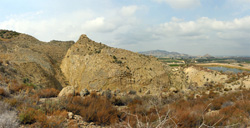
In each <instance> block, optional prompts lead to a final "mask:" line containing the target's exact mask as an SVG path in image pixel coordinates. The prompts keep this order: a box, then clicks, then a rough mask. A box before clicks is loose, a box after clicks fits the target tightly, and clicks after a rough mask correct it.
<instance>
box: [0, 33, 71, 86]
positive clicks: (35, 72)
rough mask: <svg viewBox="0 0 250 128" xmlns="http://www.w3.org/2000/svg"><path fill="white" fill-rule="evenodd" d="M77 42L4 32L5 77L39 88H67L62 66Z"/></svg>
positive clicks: (0, 38)
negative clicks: (64, 58) (66, 55)
mask: <svg viewBox="0 0 250 128" xmlns="http://www.w3.org/2000/svg"><path fill="white" fill-rule="evenodd" d="M73 43H74V42H73V41H65V42H63V41H51V42H42V41H39V40H37V39H36V38H34V37H32V36H29V35H26V34H21V33H17V32H13V31H7V30H1V31H0V64H1V69H2V70H1V72H0V74H1V76H2V77H7V78H8V79H15V80H18V81H19V82H21V83H22V81H25V82H29V83H33V84H35V85H37V86H38V87H54V88H57V89H61V88H62V86H65V81H64V77H63V75H62V73H61V70H60V64H61V61H62V59H63V57H64V56H65V54H66V52H67V50H68V48H69V47H70V46H71V45H72V44H73Z"/></svg>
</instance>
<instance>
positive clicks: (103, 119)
mask: <svg viewBox="0 0 250 128" xmlns="http://www.w3.org/2000/svg"><path fill="white" fill-rule="evenodd" d="M83 106H84V107H83V109H82V110H81V113H80V115H81V116H82V117H83V119H84V120H85V121H87V122H95V123H96V124H99V125H110V124H114V123H116V122H117V121H118V117H117V115H118V111H117V110H116V109H115V108H114V107H113V106H112V104H111V102H110V101H108V100H107V99H106V98H104V97H99V98H92V97H87V98H86V99H85V100H84V102H83Z"/></svg>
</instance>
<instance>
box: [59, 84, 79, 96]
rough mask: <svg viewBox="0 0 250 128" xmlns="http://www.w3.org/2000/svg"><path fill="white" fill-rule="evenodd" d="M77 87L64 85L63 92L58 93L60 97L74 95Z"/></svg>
mask: <svg viewBox="0 0 250 128" xmlns="http://www.w3.org/2000/svg"><path fill="white" fill-rule="evenodd" d="M74 94H75V89H74V87H73V86H67V87H64V88H63V89H62V90H61V92H60V93H59V94H58V97H62V96H69V95H74Z"/></svg>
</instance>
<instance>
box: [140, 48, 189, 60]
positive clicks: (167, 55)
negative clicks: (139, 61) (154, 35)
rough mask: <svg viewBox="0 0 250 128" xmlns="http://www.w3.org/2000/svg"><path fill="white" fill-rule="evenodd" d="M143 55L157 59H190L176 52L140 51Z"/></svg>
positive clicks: (186, 55)
mask: <svg viewBox="0 0 250 128" xmlns="http://www.w3.org/2000/svg"><path fill="white" fill-rule="evenodd" d="M139 53H140V54H144V55H151V56H155V57H158V58H161V57H162V58H189V57H191V56H190V55H188V54H183V53H178V52H169V51H165V50H150V51H142V52H139Z"/></svg>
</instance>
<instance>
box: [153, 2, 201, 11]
mask: <svg viewBox="0 0 250 128" xmlns="http://www.w3.org/2000/svg"><path fill="white" fill-rule="evenodd" d="M155 1H157V2H165V3H167V4H169V5H170V6H171V7H172V8H175V9H188V8H194V7H197V6H200V4H201V3H200V0H155Z"/></svg>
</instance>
